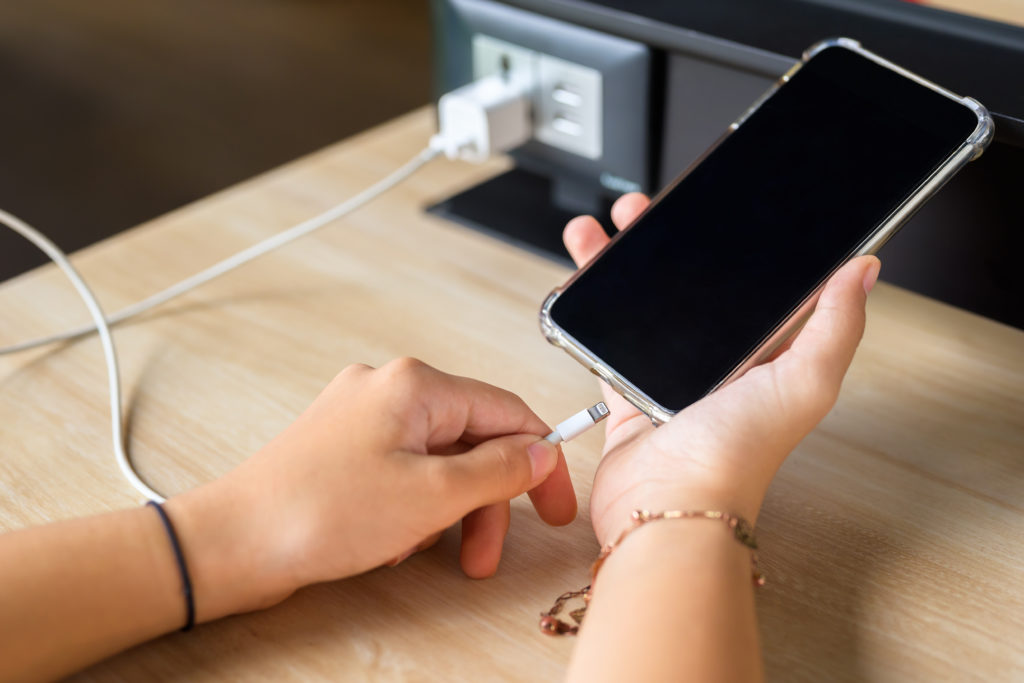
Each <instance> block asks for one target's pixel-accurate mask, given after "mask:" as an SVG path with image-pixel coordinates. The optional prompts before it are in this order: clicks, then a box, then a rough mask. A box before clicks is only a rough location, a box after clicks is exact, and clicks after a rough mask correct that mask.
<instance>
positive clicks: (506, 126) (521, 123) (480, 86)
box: [430, 74, 533, 162]
mask: <svg viewBox="0 0 1024 683" xmlns="http://www.w3.org/2000/svg"><path fill="white" fill-rule="evenodd" d="M437 119H438V129H439V130H438V133H437V134H436V135H434V137H432V138H431V140H430V146H431V147H432V148H433V149H436V150H439V151H441V152H443V153H444V155H445V156H446V157H448V158H449V159H464V160H466V161H473V162H481V161H485V160H486V159H487V158H488V157H490V156H492V155H494V154H500V153H501V152H507V151H508V150H510V149H513V148H514V147H518V146H519V145H521V144H523V143H524V142H526V141H527V140H529V139H530V137H531V136H532V135H533V121H532V112H531V110H530V94H529V92H527V91H526V90H524V87H523V84H522V83H519V82H517V81H516V80H514V79H511V78H508V77H506V76H501V75H497V74H494V75H491V76H486V77H484V78H481V79H480V80H477V81H473V82H472V83H470V84H468V85H465V86H463V87H461V88H458V89H457V90H453V91H451V92H449V93H446V94H444V95H442V96H441V99H440V101H439V102H438V103H437Z"/></svg>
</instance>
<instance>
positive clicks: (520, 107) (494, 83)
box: [0, 76, 532, 502]
mask: <svg viewBox="0 0 1024 683" xmlns="http://www.w3.org/2000/svg"><path fill="white" fill-rule="evenodd" d="M438 118H439V121H440V130H439V132H438V133H437V134H436V135H434V136H433V137H432V138H431V140H430V144H429V145H428V146H427V147H426V148H425V149H423V150H422V151H420V152H419V153H418V154H417V155H416V156H415V157H413V158H412V159H411V160H409V161H408V162H407V163H406V164H404V165H403V166H401V167H400V168H398V169H396V170H395V171H393V172H392V173H390V174H389V175H388V176H386V177H385V178H383V179H381V180H379V181H378V182H376V183H374V184H373V185H371V186H370V187H368V188H367V189H365V190H363V191H362V192H360V193H359V194H357V195H355V196H354V197H351V198H350V199H347V200H345V201H344V202H341V203H340V204H337V205H335V206H333V207H331V208H330V209H328V210H327V211H324V212H323V213H321V214H319V215H317V216H314V217H313V218H310V219H309V220H306V221H303V222H302V223H299V224H298V225H294V226H292V227H290V228H288V229H287V230H284V231H282V232H280V233H278V234H276V235H274V236H272V237H269V238H267V239H265V240H263V241H261V242H257V243H256V244H254V245H252V246H251V247H248V248H247V249H243V250H242V251H240V252H238V253H237V254H234V255H233V256H230V257H228V258H226V259H224V260H222V261H220V262H218V263H216V264H214V265H212V266H210V267H209V268H206V269H205V270H202V271H200V272H198V273H196V274H195V275H192V276H191V277H188V278H186V279H184V280H182V281H181V282H178V283H177V284H174V285H172V286H170V287H168V288H167V289H164V290H162V291H160V292H157V293H156V294H153V295H152V296H149V297H147V298H146V299H143V300H142V301H139V302H137V303H135V304H132V305H131V306H128V307H126V308H123V309H121V310H120V311H118V312H117V313H114V314H113V315H111V316H110V317H106V316H105V315H104V313H103V309H102V307H101V306H100V303H99V301H98V300H97V299H96V297H95V296H94V295H93V293H92V291H91V290H90V289H89V287H88V286H87V285H86V284H85V281H84V280H83V279H82V277H81V275H79V273H78V271H76V270H75V268H74V266H72V265H71V262H70V261H69V259H68V258H67V255H66V254H65V253H64V252H63V251H61V249H60V248H59V247H57V245H56V244H54V243H53V242H52V241H50V240H49V239H48V238H47V237H46V236H45V235H43V234H42V233H41V232H39V231H38V230H36V229H35V228H33V227H32V226H31V225H29V224H28V223H26V222H24V221H22V220H21V219H19V218H17V217H16V216H14V215H12V214H10V213H8V212H6V211H3V210H2V209H0V223H2V224H3V225H6V226H7V227H9V228H11V229H12V230H14V231H15V232H17V233H18V234H20V235H22V236H23V237H25V238H26V239H27V240H29V241H30V242H32V243H33V244H35V245H36V246H37V247H39V249H41V250H42V251H43V252H44V253H45V254H46V255H47V256H49V257H50V259H52V260H53V262H54V263H56V264H57V266H58V267H59V268H60V269H61V270H62V271H63V272H64V274H65V275H67V277H68V278H69V279H70V280H71V282H72V284H73V285H74V286H75V289H76V290H78V293H79V295H80V296H81V297H82V300H83V301H84V302H85V305H86V307H87V308H88V310H89V314H90V315H91V317H92V319H93V324H92V325H83V326H81V327H76V328H74V329H71V330H67V331H65V332H61V333H58V334H53V335H48V336H45V337H39V338H37V339H31V340H29V341H25V342H20V343H17V344H11V345H9V346H5V347H2V348H0V355H4V354H10V353H15V352H17V351H24V350H26V349H31V348H35V347H38V346H43V345H46V344H51V343H54V342H58V341H62V340H66V339H76V338H79V337H82V336H85V335H87V334H90V333H92V332H94V331H96V332H99V335H100V341H101V343H102V345H103V354H104V357H105V359H106V363H107V381H108V384H109V390H110V420H111V432H112V434H111V437H112V440H113V442H114V455H115V457H116V459H117V463H118V467H119V468H120V469H121V472H122V473H123V474H124V476H125V477H126V478H127V479H128V481H129V483H130V484H131V485H132V486H133V487H134V488H135V489H136V490H137V491H139V492H140V493H141V494H142V495H144V496H145V497H146V498H148V499H149V500H154V501H157V502H163V501H164V497H163V496H161V495H160V494H159V493H157V492H156V491H154V490H153V489H152V488H151V487H150V486H148V485H147V484H146V483H145V482H144V481H142V479H141V478H140V477H139V476H138V474H137V473H136V472H135V470H134V469H133V468H132V464H131V461H130V459H129V457H128V450H127V447H126V445H125V432H126V429H125V421H124V416H123V412H122V409H121V382H120V376H119V373H118V367H117V351H116V349H115V348H114V340H113V338H112V336H111V334H110V326H112V325H116V324H117V323H120V322H124V321H125V320H128V319H129V318H132V317H134V316H137V315H139V314H140V313H144V312H145V311H148V310H150V309H152V308H155V307H156V306H159V305H160V304H163V303H166V302H168V301H170V300H171V299H174V298H176V297H179V296H181V295H182V294H185V293H186V292H189V291H192V290H193V289H195V288H196V287H199V286H201V285H203V284H205V283H207V282H209V281H211V280H213V279H215V278H217V277H220V276H221V275H224V274H226V273H229V272H230V271H232V270H234V269H236V268H238V267H240V266H242V265H244V264H246V263H248V262H250V261H252V260H254V259H256V258H258V257H260V256H263V255H264V254H267V253H269V252H271V251H274V250H275V249H278V248H280V247H283V246H285V245H286V244H289V243H291V242H294V241H295V240H297V239H299V238H300V237H304V236H305V235H308V234H310V233H312V232H314V231H315V230H318V229H320V228H322V227H324V226H325V225H327V224H329V223H331V222H333V221H336V220H338V219H339V218H342V217H343V216H346V215H348V214H349V213H351V212H353V211H355V210H356V209H358V208H359V207H361V206H363V205H364V204H366V203H367V202H369V201H371V200H372V199H374V198H376V197H378V196H379V195H381V194H383V193H384V192H386V191H387V190H390V189H391V188H393V187H395V186H396V185H398V184H399V183H401V182H402V181H404V180H405V179H406V178H408V177H409V176H411V175H412V174H413V173H415V172H416V171H418V170H419V169H420V168H422V167H423V166H424V165H426V164H427V163H428V162H430V161H431V160H432V159H435V158H437V157H438V156H440V155H441V154H445V155H446V156H447V157H448V158H451V159H466V160H469V161H483V160H486V159H487V158H489V157H490V156H491V155H493V154H497V153H501V152H505V151H508V150H509V149H511V148H513V147H516V146H518V145H520V144H522V143H523V142H525V141H526V140H527V139H528V138H529V137H530V134H531V132H532V128H531V126H532V122H531V119H530V105H529V93H527V92H524V91H522V90H521V89H520V88H519V86H517V85H515V84H513V83H511V82H509V81H507V80H505V79H502V78H501V77H499V76H491V77H487V78H484V79H481V80H480V81H477V82H474V83H470V84H469V85H467V86H464V87H462V88H459V89H458V90H455V91H452V92H450V93H447V94H446V95H444V96H443V97H442V98H441V101H440V102H439V103H438Z"/></svg>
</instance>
